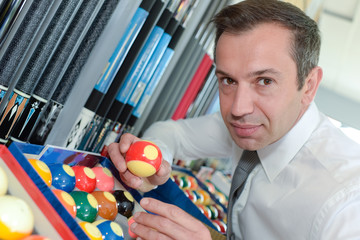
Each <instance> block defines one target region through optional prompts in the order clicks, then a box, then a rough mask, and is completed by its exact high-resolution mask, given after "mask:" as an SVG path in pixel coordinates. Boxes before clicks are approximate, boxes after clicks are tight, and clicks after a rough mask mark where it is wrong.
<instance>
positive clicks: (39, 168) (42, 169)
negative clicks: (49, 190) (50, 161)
mask: <svg viewBox="0 0 360 240" xmlns="http://www.w3.org/2000/svg"><path fill="white" fill-rule="evenodd" d="M29 162H30V164H31V165H32V166H33V168H34V169H35V171H36V172H37V173H38V174H39V175H40V177H41V179H42V180H44V182H45V183H46V185H48V186H49V187H50V186H51V183H52V176H51V172H50V169H49V167H48V165H46V163H45V162H43V161H41V160H38V159H33V158H30V159H29Z"/></svg>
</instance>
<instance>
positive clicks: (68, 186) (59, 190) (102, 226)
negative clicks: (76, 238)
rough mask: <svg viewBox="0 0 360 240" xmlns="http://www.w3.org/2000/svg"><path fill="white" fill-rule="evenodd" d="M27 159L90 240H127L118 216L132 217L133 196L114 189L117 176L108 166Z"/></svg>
mask: <svg viewBox="0 0 360 240" xmlns="http://www.w3.org/2000/svg"><path fill="white" fill-rule="evenodd" d="M28 160H29V162H30V163H31V165H32V166H33V167H34V169H35V170H36V171H37V173H38V174H39V176H40V177H41V178H42V179H43V180H44V182H45V183H46V184H47V186H48V187H51V188H52V191H53V192H54V194H55V195H56V196H57V197H58V198H59V200H60V202H61V203H62V204H63V205H64V207H65V208H66V209H67V210H68V212H69V213H70V214H71V215H72V216H73V217H74V218H76V219H77V220H78V222H79V225H80V227H81V228H82V229H83V230H84V232H85V233H86V234H87V235H88V236H89V238H90V239H105V240H106V239H114V240H115V239H119V240H121V239H124V233H123V229H122V227H121V226H120V225H119V224H118V223H117V222H115V219H116V217H117V215H118V214H121V215H122V216H124V217H126V218H130V217H131V216H132V212H133V210H134V206H135V203H134V198H133V197H132V195H131V194H130V193H129V192H128V191H125V190H114V186H115V179H114V176H113V175H112V173H111V171H110V170H109V169H108V168H106V167H102V166H95V167H92V168H90V167H86V166H79V165H74V166H69V165H67V164H63V163H55V164H49V165H47V164H46V163H45V162H43V161H41V160H38V159H28Z"/></svg>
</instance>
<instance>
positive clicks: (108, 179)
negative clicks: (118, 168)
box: [92, 167, 115, 192]
mask: <svg viewBox="0 0 360 240" xmlns="http://www.w3.org/2000/svg"><path fill="white" fill-rule="evenodd" d="M92 170H93V171H94V173H95V177H96V188H97V189H99V190H100V191H106V192H110V191H112V190H113V189H114V186H115V180H114V176H113V175H112V173H111V172H110V170H109V169H108V168H106V167H93V168H92Z"/></svg>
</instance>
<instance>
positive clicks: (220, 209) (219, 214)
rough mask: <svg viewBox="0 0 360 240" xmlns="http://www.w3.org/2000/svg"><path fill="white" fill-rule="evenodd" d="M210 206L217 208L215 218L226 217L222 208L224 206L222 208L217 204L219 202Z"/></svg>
mask: <svg viewBox="0 0 360 240" xmlns="http://www.w3.org/2000/svg"><path fill="white" fill-rule="evenodd" d="M211 206H213V207H214V208H216V209H217V212H218V216H217V218H218V219H223V218H225V217H226V213H225V210H224V208H223V207H222V206H221V205H219V204H213V205H211Z"/></svg>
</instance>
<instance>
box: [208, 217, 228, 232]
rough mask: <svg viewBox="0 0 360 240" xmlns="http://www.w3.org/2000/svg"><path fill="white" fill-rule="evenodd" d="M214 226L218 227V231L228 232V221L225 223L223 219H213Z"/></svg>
mask: <svg viewBox="0 0 360 240" xmlns="http://www.w3.org/2000/svg"><path fill="white" fill-rule="evenodd" d="M211 222H212V223H213V224H214V226H215V227H216V228H217V230H218V232H220V233H222V234H226V229H227V226H226V223H224V222H223V221H221V220H217V219H216V220H212V221H211Z"/></svg>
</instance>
